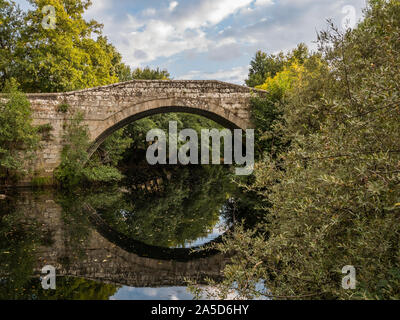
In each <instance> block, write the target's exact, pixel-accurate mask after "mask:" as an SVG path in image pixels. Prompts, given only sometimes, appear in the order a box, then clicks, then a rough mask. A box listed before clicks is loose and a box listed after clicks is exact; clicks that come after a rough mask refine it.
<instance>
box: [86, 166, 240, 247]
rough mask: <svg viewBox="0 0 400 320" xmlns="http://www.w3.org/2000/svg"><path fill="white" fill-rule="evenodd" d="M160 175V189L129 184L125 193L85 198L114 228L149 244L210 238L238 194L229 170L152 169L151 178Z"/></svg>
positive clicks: (181, 244)
mask: <svg viewBox="0 0 400 320" xmlns="http://www.w3.org/2000/svg"><path fill="white" fill-rule="evenodd" d="M157 175H158V177H159V178H162V180H163V183H162V187H161V188H159V190H158V191H157V192H149V191H148V190H142V189H140V188H136V190H135V189H134V188H133V187H132V186H128V190H126V191H127V193H125V194H124V195H122V194H121V193H120V192H118V193H117V192H115V193H110V192H109V190H108V191H107V193H100V194H99V193H96V194H95V195H93V194H92V195H90V196H88V197H86V199H85V201H87V202H88V203H89V204H90V205H91V206H92V207H93V208H95V209H97V211H98V213H99V214H101V216H102V217H103V219H104V220H106V221H107V223H109V224H110V226H112V227H113V228H114V229H116V230H118V231H119V232H121V233H123V234H125V235H127V236H129V237H131V238H133V239H136V240H139V241H142V242H144V243H147V244H151V245H157V246H163V247H178V246H183V245H184V244H188V243H190V242H193V241H194V240H196V239H198V238H201V237H205V236H207V235H208V234H209V233H210V231H211V230H212V229H213V227H214V226H215V225H216V224H217V222H218V221H219V215H220V209H221V207H222V206H223V204H224V203H225V202H226V201H227V199H228V198H229V197H230V195H231V193H232V192H233V189H234V186H233V184H232V182H231V174H230V170H229V169H228V168H226V167H224V166H186V167H180V166H179V167H168V169H167V170H166V168H165V167H163V168H162V170H158V171H157V169H155V170H154V169H153V170H152V176H153V177H154V176H157ZM167 175H168V176H169V179H168V178H167ZM128 191H129V192H128Z"/></svg>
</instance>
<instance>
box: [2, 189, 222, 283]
mask: <svg viewBox="0 0 400 320" xmlns="http://www.w3.org/2000/svg"><path fill="white" fill-rule="evenodd" d="M74 208H75V209H77V208H79V210H75V212H66V210H65V206H63V205H62V200H61V201H60V197H59V196H56V195H55V194H54V193H53V192H42V193H33V192H32V191H23V192H20V193H19V194H18V195H14V196H11V197H9V198H8V199H7V200H2V201H1V209H0V211H1V214H2V217H3V218H4V217H5V216H6V215H10V216H12V219H14V223H15V227H13V226H9V228H10V229H11V228H13V229H15V230H16V229H18V228H26V226H31V227H33V234H34V236H33V240H32V243H34V245H33V246H29V248H30V249H28V250H26V249H24V250H23V251H25V253H23V254H24V256H23V257H18V256H15V257H14V258H12V257H10V256H13V255H17V252H18V251H19V250H18V249H14V248H12V247H11V248H10V249H9V250H8V252H6V251H4V252H6V254H7V257H6V258H7V259H14V260H15V261H25V260H29V259H30V258H32V259H31V260H32V261H33V264H32V270H31V271H32V272H31V276H32V277H34V278H37V279H38V282H37V284H38V285H39V277H40V272H41V269H42V267H44V266H45V265H52V266H54V267H55V268H56V272H57V277H77V278H84V279H87V280H94V281H99V282H102V283H109V284H114V285H118V286H129V287H164V286H186V285H187V282H186V280H188V279H189V280H196V281H197V282H199V283H204V279H205V278H211V279H215V280H218V279H220V277H221V270H222V268H223V266H224V265H225V263H226V259H225V258H223V257H222V256H221V255H219V254H216V252H213V251H205V252H204V251H201V252H193V250H192V249H185V248H175V249H174V248H162V247H157V246H154V245H149V244H145V243H143V242H140V241H137V240H133V239H130V238H129V237H127V236H125V235H124V234H122V233H120V232H118V231H116V230H114V229H113V228H112V227H111V226H109V225H108V224H107V223H106V222H105V221H104V220H103V219H102V218H101V216H100V215H99V214H98V213H97V212H96V210H95V209H94V208H93V207H92V206H91V205H89V204H87V203H84V202H79V199H76V201H75V202H74ZM71 211H73V210H71ZM76 212H79V213H78V214H77V213H76ZM22 226H24V227H22ZM16 232H19V231H16ZM24 232H25V231H24ZM10 233H11V234H12V232H10ZM11 237H14V235H11ZM3 238H4V237H3ZM4 239H6V238H4ZM4 245H5V244H4V243H3V244H2V247H4ZM14 251H15V252H14ZM4 252H2V253H1V254H4ZM4 261H5V260H4ZM4 263H5V262H4ZM10 264H12V262H11V263H7V265H3V264H1V263H0V278H1V279H3V280H4V279H6V278H7V277H8V276H9V274H10V273H12V272H13V271H12V270H10V269H8V267H9V265H10ZM17 264H18V263H17ZM16 290H18V288H16Z"/></svg>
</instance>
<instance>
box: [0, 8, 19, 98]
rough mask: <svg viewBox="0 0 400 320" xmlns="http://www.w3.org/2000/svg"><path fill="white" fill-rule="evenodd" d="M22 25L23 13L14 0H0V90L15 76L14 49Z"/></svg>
mask: <svg viewBox="0 0 400 320" xmlns="http://www.w3.org/2000/svg"><path fill="white" fill-rule="evenodd" d="M23 25H24V20H23V13H22V11H21V10H20V8H19V7H18V6H17V5H16V4H15V2H13V1H0V90H3V88H4V86H5V84H6V80H7V79H11V78H12V77H15V76H16V72H15V54H16V52H15V51H16V47H17V43H18V39H19V33H20V32H21V30H22V26H23Z"/></svg>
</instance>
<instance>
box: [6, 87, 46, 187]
mask: <svg viewBox="0 0 400 320" xmlns="http://www.w3.org/2000/svg"><path fill="white" fill-rule="evenodd" d="M3 92H4V93H5V95H4V96H3V99H5V100H3V101H0V181H1V182H3V183H4V182H12V180H15V179H16V178H18V177H20V176H22V175H23V174H26V173H28V172H26V170H25V169H24V168H25V167H26V165H25V164H26V162H27V161H29V160H30V159H32V158H33V155H34V154H33V152H34V151H35V150H36V148H37V146H38V142H39V136H38V134H37V128H35V127H34V126H33V125H32V117H31V110H30V104H29V101H28V99H27V98H26V97H25V95H24V94H22V93H21V92H19V91H18V88H17V85H16V83H15V81H14V80H12V81H9V82H7V84H6V86H5V88H4V90H3Z"/></svg>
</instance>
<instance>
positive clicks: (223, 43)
mask: <svg viewBox="0 0 400 320" xmlns="http://www.w3.org/2000/svg"><path fill="white" fill-rule="evenodd" d="M364 1H365V0H335V1H327V0H185V1H179V0H177V1H176V0H169V1H168V2H163V3H162V4H160V1H158V0H146V1H144V0H137V1H135V2H132V1H129V0H121V1H120V4H119V6H115V5H114V2H113V1H112V0H96V1H93V7H92V8H91V9H90V11H89V12H88V13H87V14H86V16H87V17H90V18H95V19H97V20H99V22H101V23H103V24H104V26H105V29H104V33H105V34H106V35H107V36H108V37H109V39H110V40H111V42H112V43H113V44H114V45H115V46H116V47H117V49H118V50H119V51H120V52H121V53H122V55H123V57H124V60H125V62H127V63H128V64H130V65H132V66H134V67H137V66H144V65H148V64H151V63H156V64H157V65H158V66H160V67H165V65H168V69H173V68H175V69H178V70H179V73H178V74H175V73H174V72H173V71H172V76H173V77H178V78H180V79H181V78H185V77H186V78H188V79H195V78H199V79H200V78H201V79H219V80H223V81H229V82H235V83H240V84H242V83H243V80H244V79H245V78H246V77H247V70H248V69H247V68H248V67H247V64H248V63H249V61H250V59H251V57H252V56H253V55H254V53H255V51H256V50H259V49H261V50H264V51H268V52H271V53H275V52H277V51H280V50H288V49H291V48H293V47H295V46H296V44H297V43H299V42H306V43H308V44H311V41H313V40H315V38H316V30H320V29H322V28H324V27H325V25H326V22H325V20H326V18H330V17H333V18H336V20H338V22H339V23H340V21H341V19H342V13H341V9H342V7H343V6H344V5H346V4H348V5H354V6H355V7H356V8H357V9H358V16H359V15H360V13H361V7H362V6H363V5H364ZM125 8H129V9H125ZM138 8H140V9H138ZM178 55H179V56H178ZM160 61H161V65H160ZM171 61H172V62H171ZM208 61H209V62H212V63H213V65H215V62H216V61H217V62H218V63H220V64H221V66H219V67H218V69H217V70H218V71H216V72H206V71H204V69H210V66H209V65H208ZM182 65H185V67H182ZM194 65H195V67H194ZM171 66H172V67H171ZM189 70H197V71H189ZM182 74H184V75H182Z"/></svg>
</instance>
